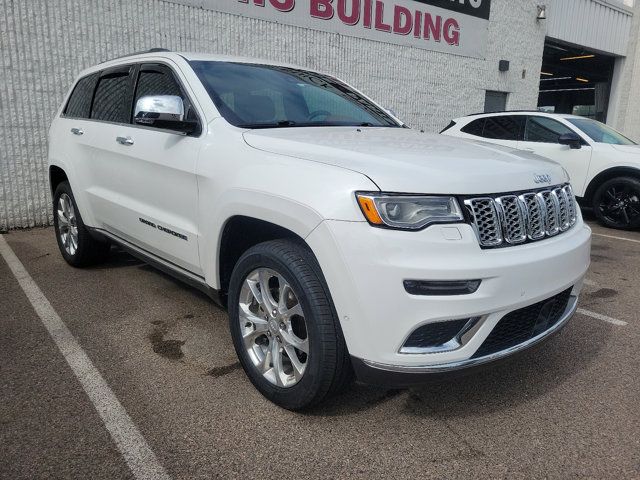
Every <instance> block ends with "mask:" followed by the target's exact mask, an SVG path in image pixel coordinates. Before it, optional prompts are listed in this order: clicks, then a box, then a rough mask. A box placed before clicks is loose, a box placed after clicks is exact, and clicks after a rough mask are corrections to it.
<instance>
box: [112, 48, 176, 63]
mask: <svg viewBox="0 0 640 480" xmlns="http://www.w3.org/2000/svg"><path fill="white" fill-rule="evenodd" d="M170 51H171V50H169V49H168V48H150V49H149V50H142V51H140V52H133V53H128V54H126V55H120V56H119V57H114V58H109V59H108V60H103V61H102V62H100V63H105V62H110V61H111V60H118V59H120V58H126V57H132V56H134V55H141V54H143V53H158V52H170Z"/></svg>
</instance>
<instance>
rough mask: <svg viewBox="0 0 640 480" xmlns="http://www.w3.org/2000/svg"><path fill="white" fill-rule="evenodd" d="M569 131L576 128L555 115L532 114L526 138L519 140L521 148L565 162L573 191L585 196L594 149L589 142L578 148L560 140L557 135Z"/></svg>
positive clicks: (560, 162) (563, 164) (528, 122)
mask: <svg viewBox="0 0 640 480" xmlns="http://www.w3.org/2000/svg"><path fill="white" fill-rule="evenodd" d="M566 133H575V132H574V131H573V130H571V129H570V128H569V127H567V126H566V125H564V124H562V123H560V122H558V121H557V120H554V119H553V118H549V117H542V116H537V115H531V116H528V117H527V122H526V125H525V132H524V141H522V142H520V144H519V146H518V148H520V149H521V150H526V151H529V152H533V153H536V154H538V155H542V156H543V157H547V158H549V159H550V160H553V161H554V162H556V163H559V164H560V165H562V166H563V167H564V168H565V170H566V171H567V172H568V173H569V177H570V178H571V186H572V187H573V191H574V193H575V194H576V195H577V196H579V197H582V196H583V195H584V190H585V188H586V185H585V183H586V181H587V173H588V172H589V164H590V163H591V153H592V151H593V149H592V147H591V146H589V145H588V144H587V143H586V142H583V145H582V146H581V148H579V149H572V148H571V147H569V146H568V145H561V144H559V143H558V137H559V136H560V135H563V134H566Z"/></svg>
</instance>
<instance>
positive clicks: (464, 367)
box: [352, 295, 578, 387]
mask: <svg viewBox="0 0 640 480" xmlns="http://www.w3.org/2000/svg"><path fill="white" fill-rule="evenodd" d="M577 309H578V297H577V296H573V295H572V296H571V297H570V299H569V303H568V304H567V307H566V309H565V311H564V313H563V314H562V317H561V318H560V320H559V321H558V322H557V323H556V324H555V325H554V326H553V327H551V328H549V329H548V330H546V331H545V332H542V333H541V334H539V335H537V336H535V337H533V338H531V339H529V340H527V341H525V342H523V343H520V344H518V345H515V346H513V347H510V348H507V349H504V350H500V351H498V352H496V353H493V354H490V355H486V356H483V357H477V358H468V359H467V360H460V361H458V362H451V363H445V364H436V365H419V366H411V367H406V366H402V365H384V364H379V363H376V362H371V361H368V360H361V359H359V358H353V359H352V364H353V367H354V370H355V373H356V376H357V377H358V380H360V381H361V382H363V383H367V384H370V385H384V386H387V387H388V386H395V387H408V386H412V385H416V384H420V383H423V382H426V381H430V380H434V379H438V378H441V377H443V376H449V375H450V374H452V373H456V372H461V371H462V372H463V373H465V374H468V373H472V372H473V371H475V370H477V369H481V368H483V367H485V366H486V364H488V363H494V362H498V361H500V360H505V359H508V358H511V357H512V356H514V355H516V354H518V353H521V352H523V351H524V350H528V349H529V348H532V347H534V346H537V345H539V344H541V343H543V342H545V341H546V340H548V339H549V338H551V337H552V336H553V335H554V334H556V333H558V332H559V331H560V330H562V328H563V327H564V326H565V325H566V324H567V323H568V322H569V320H570V319H571V317H573V314H574V313H575V312H576V310H577Z"/></svg>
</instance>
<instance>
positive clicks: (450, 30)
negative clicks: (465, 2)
mask: <svg viewBox="0 0 640 480" xmlns="http://www.w3.org/2000/svg"><path fill="white" fill-rule="evenodd" d="M444 39H445V41H446V42H447V43H448V44H449V45H459V44H460V25H458V22H456V19H455V18H449V19H448V20H447V21H446V22H444Z"/></svg>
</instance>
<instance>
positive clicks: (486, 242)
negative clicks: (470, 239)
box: [464, 185, 578, 247]
mask: <svg viewBox="0 0 640 480" xmlns="http://www.w3.org/2000/svg"><path fill="white" fill-rule="evenodd" d="M464 203H465V205H466V207H467V209H468V210H469V213H470V214H471V218H472V220H473V225H474V227H475V230H476V233H477V235H478V241H479V242H480V246H482V247H499V246H503V245H505V244H507V245H518V244H521V243H525V242H526V241H536V240H541V239H543V238H545V237H552V236H554V235H557V234H559V233H561V232H565V231H567V230H569V229H570V228H571V227H572V226H573V225H575V223H576V221H577V212H578V207H577V205H576V203H575V197H574V196H573V191H572V190H571V186H570V185H563V186H561V187H556V188H551V189H548V190H540V191H534V192H524V193H520V194H518V195H513V194H512V195H501V196H495V197H494V196H486V197H478V198H470V199H467V200H465V202H464Z"/></svg>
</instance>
